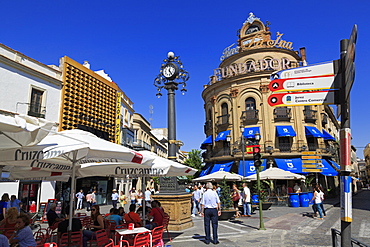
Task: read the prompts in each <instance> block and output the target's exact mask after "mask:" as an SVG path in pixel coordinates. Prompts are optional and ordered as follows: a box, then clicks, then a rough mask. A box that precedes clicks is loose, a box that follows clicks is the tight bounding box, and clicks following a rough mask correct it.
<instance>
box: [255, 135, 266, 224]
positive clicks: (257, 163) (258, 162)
mask: <svg viewBox="0 0 370 247" xmlns="http://www.w3.org/2000/svg"><path fill="white" fill-rule="evenodd" d="M260 139H261V135H260V133H258V131H256V133H254V140H255V142H256V145H258V144H259V142H260ZM260 152H261V149H260V148H259V147H254V148H253V159H254V166H255V167H256V172H257V190H258V209H259V214H260V228H259V230H266V228H265V225H264V223H263V215H262V201H261V179H260V169H261V165H262V161H261V153H260Z"/></svg>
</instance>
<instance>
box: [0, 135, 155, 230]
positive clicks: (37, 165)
mask: <svg viewBox="0 0 370 247" xmlns="http://www.w3.org/2000/svg"><path fill="white" fill-rule="evenodd" d="M152 161H153V158H151V157H148V156H144V155H142V154H140V153H138V152H135V151H134V150H131V149H129V148H127V147H124V146H121V145H118V144H115V143H112V142H109V141H106V140H103V139H100V138H98V137H97V136H95V135H93V134H91V133H89V132H86V131H83V130H78V129H74V130H65V131H62V132H56V133H52V134H50V135H48V136H47V137H45V138H44V139H43V140H42V141H41V142H40V143H39V144H38V145H36V146H33V147H26V148H19V149H10V150H2V151H0V164H5V165H8V167H9V166H20V167H23V168H22V169H26V168H25V167H28V169H29V171H32V170H34V169H39V171H40V172H41V171H45V172H47V171H50V172H60V173H62V175H69V174H68V173H70V176H71V194H70V196H71V200H70V202H71V204H70V212H71V214H72V212H73V204H74V199H75V183H76V179H75V178H76V172H77V171H78V168H79V167H80V166H81V164H85V163H86V164H88V163H105V164H109V163H114V164H130V165H133V166H134V167H143V166H150V164H151V162H152ZM63 172H64V173H67V174H63ZM29 175H30V173H29ZM70 219H72V217H70ZM71 226H72V222H70V224H69V228H71Z"/></svg>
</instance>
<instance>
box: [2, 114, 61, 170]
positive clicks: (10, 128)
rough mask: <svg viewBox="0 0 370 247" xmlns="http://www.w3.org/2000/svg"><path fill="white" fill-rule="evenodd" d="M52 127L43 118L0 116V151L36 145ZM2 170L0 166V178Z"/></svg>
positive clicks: (52, 124) (52, 125) (50, 123)
mask: <svg viewBox="0 0 370 247" xmlns="http://www.w3.org/2000/svg"><path fill="white" fill-rule="evenodd" d="M54 126H56V124H55V123H54V122H50V121H47V120H45V119H43V118H35V117H31V116H27V115H15V116H9V115H4V114H0V150H2V149H8V148H18V147H26V146H33V145H36V144H37V143H39V142H40V141H41V140H42V139H43V138H44V137H45V136H47V135H48V134H49V132H50V130H51V129H52V128H53V127H54ZM2 170H3V166H1V165H0V176H1V173H2Z"/></svg>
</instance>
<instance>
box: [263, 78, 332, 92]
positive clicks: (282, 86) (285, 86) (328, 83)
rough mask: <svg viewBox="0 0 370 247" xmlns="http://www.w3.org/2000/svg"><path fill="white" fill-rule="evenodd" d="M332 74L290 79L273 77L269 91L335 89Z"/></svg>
mask: <svg viewBox="0 0 370 247" xmlns="http://www.w3.org/2000/svg"><path fill="white" fill-rule="evenodd" d="M334 79H335V77H334V75H321V76H312V77H301V78H292V79H275V80H272V81H271V82H270V85H269V88H270V91H271V92H284V91H302V90H316V91H320V90H324V89H335V88H336V87H335V86H334Z"/></svg>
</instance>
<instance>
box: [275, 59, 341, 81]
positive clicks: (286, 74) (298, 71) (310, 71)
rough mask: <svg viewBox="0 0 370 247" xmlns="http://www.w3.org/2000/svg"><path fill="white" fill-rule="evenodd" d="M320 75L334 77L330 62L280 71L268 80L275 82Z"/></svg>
mask: <svg viewBox="0 0 370 247" xmlns="http://www.w3.org/2000/svg"><path fill="white" fill-rule="evenodd" d="M322 75H334V67H333V63H332V62H328V63H322V64H318V65H312V66H304V67H298V68H293V69H286V70H281V71H278V72H276V73H273V74H272V75H271V76H270V79H271V80H276V79H288V78H304V77H313V76H322Z"/></svg>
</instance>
